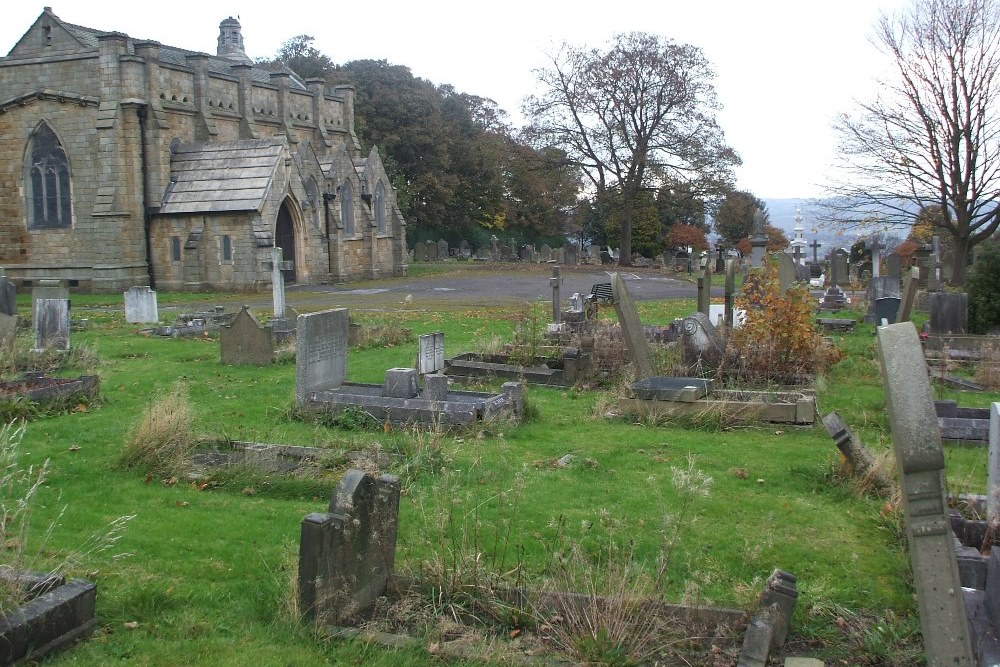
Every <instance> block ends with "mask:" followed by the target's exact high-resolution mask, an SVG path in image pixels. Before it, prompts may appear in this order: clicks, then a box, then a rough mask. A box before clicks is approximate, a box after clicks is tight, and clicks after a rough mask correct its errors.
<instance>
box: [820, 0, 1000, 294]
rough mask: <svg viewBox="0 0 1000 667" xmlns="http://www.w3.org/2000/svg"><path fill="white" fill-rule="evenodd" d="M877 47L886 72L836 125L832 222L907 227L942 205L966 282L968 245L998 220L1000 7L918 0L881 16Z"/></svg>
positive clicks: (989, 0)
mask: <svg viewBox="0 0 1000 667" xmlns="http://www.w3.org/2000/svg"><path fill="white" fill-rule="evenodd" d="M873 41H874V43H875V45H876V46H877V47H879V49H880V50H881V51H882V52H883V53H884V54H886V55H887V56H889V58H890V59H891V61H892V63H893V69H892V74H891V75H890V76H888V77H886V79H885V80H882V81H880V82H879V83H880V86H879V90H880V93H879V94H878V95H877V96H876V97H875V99H874V100H872V101H869V102H862V103H859V108H858V109H857V110H856V112H855V113H853V114H851V115H847V114H844V115H842V116H841V117H840V118H839V119H838V122H837V123H836V130H837V131H838V134H839V137H840V140H841V142H840V143H841V146H840V160H839V162H840V166H841V167H842V168H843V169H844V171H843V172H842V176H843V177H842V178H841V179H840V180H839V181H838V182H837V183H835V184H834V186H833V191H834V193H835V194H836V195H838V196H837V197H836V198H835V200H834V201H835V205H834V209H835V211H836V214H835V218H836V219H837V220H838V221H840V222H843V223H850V222H851V221H863V220H864V219H866V218H867V219H868V221H870V220H871V219H872V218H877V219H881V220H885V221H887V222H889V223H909V224H912V222H913V220H914V219H915V218H916V216H917V213H918V212H919V211H920V210H923V209H925V208H926V207H930V206H936V207H939V210H940V211H941V212H942V214H941V215H940V216H938V217H937V219H936V222H935V225H936V228H937V229H936V231H938V232H940V233H941V234H943V235H949V236H950V237H951V239H952V241H953V248H954V254H953V265H952V274H951V275H952V278H951V282H952V284H953V285H962V284H963V283H964V282H965V272H966V265H967V263H968V257H969V253H970V251H971V249H972V247H973V246H975V245H976V244H977V243H980V242H981V241H983V240H985V239H987V238H988V237H989V236H990V235H991V234H993V232H994V231H996V229H997V225H998V223H1000V217H998V197H1000V141H998V129H1000V125H998V120H1000V118H998V116H997V112H998V108H997V101H998V97H997V95H998V83H1000V80H998V78H997V77H998V75H1000V71H998V70H1000V15H998V10H997V5H996V2H995V0H915V1H914V2H913V4H912V5H910V6H909V7H908V8H907V9H906V10H904V11H902V12H900V13H898V14H895V15H893V16H888V15H883V16H882V18H881V19H880V20H879V23H878V25H877V29H876V32H875V34H874V38H873Z"/></svg>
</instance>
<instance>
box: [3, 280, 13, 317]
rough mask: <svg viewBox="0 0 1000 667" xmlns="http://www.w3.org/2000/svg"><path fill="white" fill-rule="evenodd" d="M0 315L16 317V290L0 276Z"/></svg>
mask: <svg viewBox="0 0 1000 667" xmlns="http://www.w3.org/2000/svg"><path fill="white" fill-rule="evenodd" d="M0 315H13V316H15V317H16V316H17V288H16V287H14V283H12V282H11V281H9V280H7V278H5V277H4V276H0Z"/></svg>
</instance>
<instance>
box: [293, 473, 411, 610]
mask: <svg viewBox="0 0 1000 667" xmlns="http://www.w3.org/2000/svg"><path fill="white" fill-rule="evenodd" d="M398 522H399V480H398V479H397V478H395V477H392V476H391V475H382V476H381V477H379V478H378V479H376V478H375V477H374V476H372V475H370V474H367V473H364V472H361V471H360V470H353V469H352V470H348V471H347V472H346V473H345V474H344V477H343V479H342V480H341V481H340V484H339V485H338V486H337V490H336V491H335V492H334V494H333V497H332V498H331V500H330V505H329V508H328V510H327V511H326V512H325V513H318V512H317V513H313V514H308V515H306V517H305V518H304V519H302V528H301V537H300V541H299V575H298V576H299V609H300V610H301V612H302V614H303V616H304V617H305V618H306V619H308V620H310V621H312V622H314V623H316V624H318V625H340V624H343V623H345V622H348V621H351V620H353V619H356V618H357V617H358V616H360V615H361V614H363V613H365V612H366V611H367V610H368V609H369V608H370V607H371V606H372V605H373V604H374V603H375V600H377V599H378V598H379V596H381V595H383V594H384V593H385V590H386V586H387V585H388V583H389V578H390V577H391V576H392V569H393V565H394V563H395V560H396V556H395V553H396V533H397V530H398Z"/></svg>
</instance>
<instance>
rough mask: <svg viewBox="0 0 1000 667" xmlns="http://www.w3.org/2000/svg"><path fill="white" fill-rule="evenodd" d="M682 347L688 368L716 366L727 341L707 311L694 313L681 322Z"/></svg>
mask: <svg viewBox="0 0 1000 667" xmlns="http://www.w3.org/2000/svg"><path fill="white" fill-rule="evenodd" d="M681 349H682V350H683V355H684V364H685V365H686V366H687V367H688V368H693V367H702V366H708V367H713V368H714V367H715V366H717V365H718V363H719V361H720V360H721V359H722V354H723V353H724V352H725V350H726V343H725V341H723V340H722V337H721V336H720V335H719V331H718V329H716V328H715V325H714V324H712V322H711V321H710V320H709V319H708V315H706V314H705V313H701V312H698V313H693V314H691V315H688V316H687V317H685V318H684V321H683V323H682V324H681Z"/></svg>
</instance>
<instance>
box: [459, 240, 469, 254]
mask: <svg viewBox="0 0 1000 667" xmlns="http://www.w3.org/2000/svg"><path fill="white" fill-rule="evenodd" d="M458 254H459V256H461V257H471V256H472V251H471V250H470V249H469V242H468V241H466V240H465V239H462V240H461V241H459V243H458Z"/></svg>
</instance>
